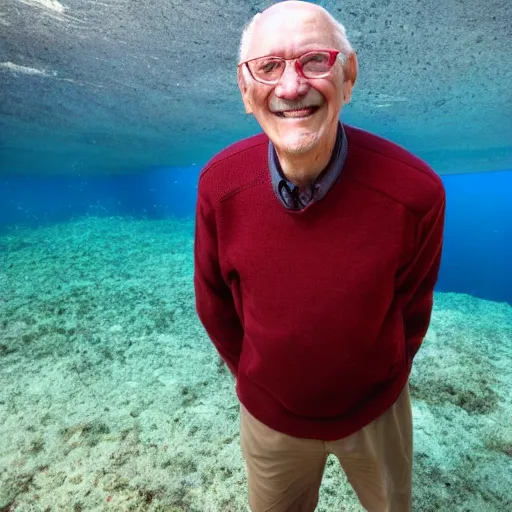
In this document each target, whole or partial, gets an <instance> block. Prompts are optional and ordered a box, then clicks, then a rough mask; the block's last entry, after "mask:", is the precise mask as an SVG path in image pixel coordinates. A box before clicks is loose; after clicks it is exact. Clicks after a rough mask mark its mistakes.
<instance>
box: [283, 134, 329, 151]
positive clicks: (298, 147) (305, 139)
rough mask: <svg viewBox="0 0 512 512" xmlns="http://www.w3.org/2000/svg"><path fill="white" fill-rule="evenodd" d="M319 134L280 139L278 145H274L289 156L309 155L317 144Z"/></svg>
mask: <svg viewBox="0 0 512 512" xmlns="http://www.w3.org/2000/svg"><path fill="white" fill-rule="evenodd" d="M318 135H319V134H317V133H312V134H307V135H305V136H302V137H282V138H281V140H280V141H279V142H280V143H278V144H274V145H275V146H276V147H278V148H279V149H280V150H281V151H284V152H286V153H288V154H289V155H304V154H305V153H309V152H310V151H312V150H313V149H315V147H316V146H317V145H318V143H319V137H318Z"/></svg>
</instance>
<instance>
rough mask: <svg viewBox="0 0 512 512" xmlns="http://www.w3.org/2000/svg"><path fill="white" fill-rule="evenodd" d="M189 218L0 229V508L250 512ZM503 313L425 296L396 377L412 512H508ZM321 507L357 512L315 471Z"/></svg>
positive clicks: (508, 317) (333, 468) (336, 481)
mask: <svg viewBox="0 0 512 512" xmlns="http://www.w3.org/2000/svg"><path fill="white" fill-rule="evenodd" d="M193 222H194V221H193V219H188V220H165V221H148V220H133V219H126V218H92V217H91V218H85V219H79V220H76V221H73V222H69V223H63V224H59V225H52V226H46V227H39V228H37V229H27V228H23V229H22V228H15V227H13V228H12V229H9V230H7V231H5V232H4V233H2V234H1V235H0V512H1V511H20V512H21V511H23V512H25V511H74V512H78V511H103V510H115V511H128V510H134V511H139V510H140V511H146V510H147V511H166V512H217V511H218V512H238V511H249V508H248V506H247V498H246V491H247V481H246V475H245V468H244V462H243V459H242V455H241V450H240V445H239V437H238V433H239V423H238V421H239V405H238V400H237V397H236V394H235V389H234V380H233V378H232V377H231V375H230V374H229V372H228V371H227V369H226V367H225V366H224V365H223V364H221V363H220V361H219V358H218V356H217V353H216V351H215V350H214V347H213V345H212V344H211V343H210V341H209V340H208V338H207V336H206V334H205V333H204V331H203V329H202V327H201V325H200V324H199V321H198V319H197V317H196V315H195V309H194V295H193V282H192V277H193V259H192V250H193V228H194V225H193ZM511 369H512V306H511V305H508V304H504V303H494V302H490V301H485V300H481V299H476V298H473V297H471V296H467V295H460V294H452V293H450V294H442V293H440V294H437V295H436V302H435V308H434V313H433V317H432V323H431V327H430V330H429V333H428V335H427V338H426V340H425V342H424V345H423V347H422V349H421V350H420V352H419V353H418V355H417V357H416V359H415V364H414V369H413V374H412V376H411V380H410V384H411V393H412V398H413V415H414V425H415V444H414V511H415V512H434V511H436V512H443V511H446V512H448V511H449V512H456V511H461V512H462V511H464V512H473V511H478V512H505V511H508V510H512V491H511V489H512V382H511V381H512V370H511ZM317 510H318V511H319V512H335V511H346V512H348V511H360V510H362V509H361V507H360V506H359V505H358V503H357V499H356V497H355V494H354V492H353V491H352V489H351V488H350V487H349V486H348V484H347V481H346V478H345V476H344V474H343V473H342V471H341V469H340V467H339V464H338V462H337V460H336V459H335V458H333V457H330V458H329V459H328V463H327V466H326V471H325V474H324V479H323V482H322V487H321V492H320V503H319V506H318V509H317Z"/></svg>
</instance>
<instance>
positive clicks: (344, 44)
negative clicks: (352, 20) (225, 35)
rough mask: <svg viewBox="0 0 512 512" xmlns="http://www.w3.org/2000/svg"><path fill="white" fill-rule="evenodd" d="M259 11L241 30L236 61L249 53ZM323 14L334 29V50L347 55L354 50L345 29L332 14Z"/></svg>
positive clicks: (244, 57) (259, 14)
mask: <svg viewBox="0 0 512 512" xmlns="http://www.w3.org/2000/svg"><path fill="white" fill-rule="evenodd" d="M261 14H262V13H261V12H259V13H257V14H255V15H254V16H253V17H252V18H251V19H250V20H249V22H248V23H247V24H246V25H245V27H244V29H243V32H242V38H241V40H240V47H239V50H238V62H243V61H244V60H245V59H246V58H247V55H248V53H249V48H250V46H251V43H252V37H253V34H254V28H255V26H256V22H257V21H258V18H259V17H260V16H261ZM325 14H326V15H327V17H328V19H329V21H330V23H331V24H332V27H333V29H334V37H335V40H336V46H337V48H335V49H336V50H340V52H341V53H342V54H343V55H344V56H345V57H348V56H349V55H350V54H351V53H352V52H353V51H354V50H353V48H352V45H351V44H350V42H349V40H348V37H347V31H346V30H345V27H344V25H343V24H342V23H340V22H339V21H338V20H336V18H334V16H332V15H331V14H330V13H329V12H327V11H325Z"/></svg>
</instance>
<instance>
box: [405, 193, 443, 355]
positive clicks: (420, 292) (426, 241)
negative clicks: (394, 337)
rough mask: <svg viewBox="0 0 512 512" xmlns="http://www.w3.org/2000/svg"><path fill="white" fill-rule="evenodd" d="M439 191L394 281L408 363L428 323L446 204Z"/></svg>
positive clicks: (421, 222)
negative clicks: (411, 256) (407, 260)
mask: <svg viewBox="0 0 512 512" xmlns="http://www.w3.org/2000/svg"><path fill="white" fill-rule="evenodd" d="M441 190H442V193H441V194H440V197H439V198H438V200H437V201H436V202H435V204H434V206H433V207H432V208H431V209H430V210H429V211H428V212H427V214H426V215H425V216H424V217H423V218H422V219H421V220H420V222H419V225H418V229H417V232H416V235H417V236H416V250H415V253H414V255H413V258H412V261H411V262H410V263H409V264H408V265H407V266H406V267H405V268H404V269H403V271H402V272H401V274H400V275H399V276H398V281H397V298H398V301H399V304H400V305H401V307H402V314H403V322H404V332H405V343H406V349H407V353H408V354H409V357H410V358H411V360H412V359H413V358H414V356H415V355H416V353H417V352H418V350H419V348H420V346H421V344H422V342H423V338H424V337H425V335H426V333H427V330H428V327H429V324H430V319H431V314H432V308H433V302H434V286H435V284H436V282H437V278H438V274H439V268H440V265H441V253H442V247H443V234H444V216H445V205H446V198H445V192H444V189H441Z"/></svg>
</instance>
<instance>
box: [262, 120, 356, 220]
mask: <svg viewBox="0 0 512 512" xmlns="http://www.w3.org/2000/svg"><path fill="white" fill-rule="evenodd" d="M347 152H348V141H347V136H346V134H345V130H344V129H343V125H342V123H341V122H339V124H338V132H337V135H336V142H335V144H334V150H333V152H332V156H331V159H330V161H329V163H328V164H327V166H326V167H325V169H324V170H323V171H322V172H321V173H320V174H319V175H318V177H317V179H316V180H315V182H314V183H313V184H312V185H311V187H310V188H307V189H305V190H299V187H297V186H296V185H294V184H293V183H291V182H290V181H288V180H287V179H286V177H285V176H284V174H283V171H282V169H281V165H280V163H279V159H278V158H277V153H276V150H275V147H274V145H273V144H272V141H269V144H268V166H269V169H270V176H271V179H272V188H273V189H274V193H275V195H276V197H277V198H278V200H279V201H281V203H282V204H283V205H284V206H285V208H287V209H289V210H303V209H304V208H306V207H307V206H310V205H311V204H313V203H316V202H317V201H320V200H321V199H323V198H324V196H325V195H326V194H327V192H329V190H330V189H331V187H332V186H333V185H334V183H336V181H337V180H338V178H339V177H340V175H341V172H342V170H343V165H344V164H345V160H346V158H347Z"/></svg>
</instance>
